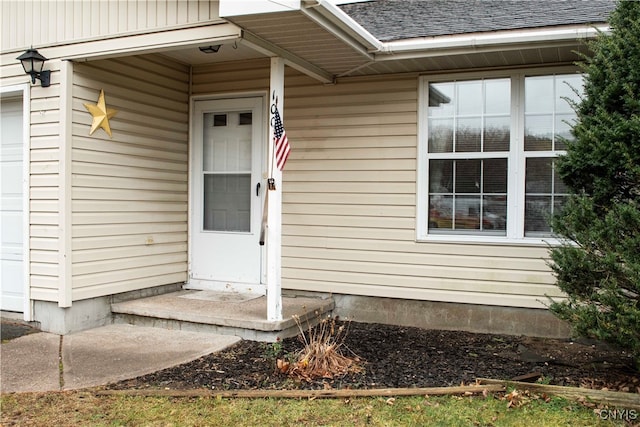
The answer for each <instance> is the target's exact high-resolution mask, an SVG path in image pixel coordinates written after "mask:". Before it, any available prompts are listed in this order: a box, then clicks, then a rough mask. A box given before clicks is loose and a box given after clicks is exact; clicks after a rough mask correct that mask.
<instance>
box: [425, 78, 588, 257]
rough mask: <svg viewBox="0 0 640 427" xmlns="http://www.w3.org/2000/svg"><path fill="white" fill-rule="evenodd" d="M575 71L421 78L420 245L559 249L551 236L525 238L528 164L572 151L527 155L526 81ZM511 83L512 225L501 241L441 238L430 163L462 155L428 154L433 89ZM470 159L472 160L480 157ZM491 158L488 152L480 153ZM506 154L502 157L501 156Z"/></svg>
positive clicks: (474, 237) (509, 206) (493, 237)
mask: <svg viewBox="0 0 640 427" xmlns="http://www.w3.org/2000/svg"><path fill="white" fill-rule="evenodd" d="M578 72H579V69H578V68H577V67H575V66H565V67H546V68H528V69H515V70H499V71H488V72H463V73H450V74H433V75H423V76H420V78H419V90H418V160H417V168H418V169H417V185H416V201H417V203H416V209H417V211H416V221H417V223H416V241H418V242H446V243H481V244H483V243H494V244H527V245H549V244H551V245H554V244H557V243H558V240H557V239H556V238H554V237H551V236H548V237H547V236H544V237H525V235H524V212H525V165H526V159H527V158H530V157H550V158H556V157H558V156H559V155H562V154H565V153H566V151H562V150H556V151H529V152H525V151H524V86H525V77H530V76H544V75H554V74H572V73H578ZM497 78H509V79H511V135H510V147H511V149H510V151H509V154H508V155H507V170H508V172H507V224H506V234H505V235H504V236H496V235H491V234H486V235H483V234H463V233H459V234H458V233H451V234H441V233H438V234H435V233H429V229H428V215H429V209H428V196H427V194H428V189H429V160H430V159H435V158H447V157H446V156H447V155H449V154H453V155H452V156H450V157H448V158H455V157H456V153H438V154H436V153H433V154H434V155H431V156H430V155H429V153H428V147H427V144H428V118H427V116H428V114H427V112H428V108H429V107H428V100H429V84H430V83H439V82H450V81H454V80H455V81H461V80H480V79H497ZM465 154H470V156H469V158H471V157H474V156H475V155H476V153H465ZM480 154H481V155H482V156H483V157H486V156H485V154H486V153H480ZM495 154H501V153H495Z"/></svg>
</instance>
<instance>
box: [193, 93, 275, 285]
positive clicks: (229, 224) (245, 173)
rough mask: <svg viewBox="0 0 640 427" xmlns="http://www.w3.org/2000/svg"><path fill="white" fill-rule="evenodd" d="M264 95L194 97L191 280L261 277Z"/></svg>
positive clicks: (235, 280)
mask: <svg viewBox="0 0 640 427" xmlns="http://www.w3.org/2000/svg"><path fill="white" fill-rule="evenodd" d="M263 105H264V101H263V98H259V97H256V98H237V99H216V100H207V101H196V102H195V105H194V114H195V116H194V120H193V124H194V139H193V142H192V144H193V145H192V148H193V151H192V162H193V163H192V183H193V186H192V213H193V215H192V224H191V230H192V231H191V243H192V244H191V279H196V280H198V281H200V284H202V281H205V282H206V281H211V282H212V283H213V282H227V283H242V284H259V283H260V282H261V277H262V247H261V246H260V244H259V239H260V225H261V218H262V200H263V199H262V197H263V194H264V192H265V191H266V189H265V186H264V185H263V184H262V182H261V181H262V163H263V162H262V158H263V157H262V152H263V147H264V145H265V141H266V135H265V131H264V127H265V126H264V123H263V122H264V120H263V117H264V113H263V108H264V107H263Z"/></svg>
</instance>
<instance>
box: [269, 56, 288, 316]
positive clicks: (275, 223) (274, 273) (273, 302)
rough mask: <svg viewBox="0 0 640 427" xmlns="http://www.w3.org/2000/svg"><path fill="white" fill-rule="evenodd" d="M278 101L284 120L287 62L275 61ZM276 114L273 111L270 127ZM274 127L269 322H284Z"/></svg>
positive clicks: (271, 91)
mask: <svg viewBox="0 0 640 427" xmlns="http://www.w3.org/2000/svg"><path fill="white" fill-rule="evenodd" d="M274 96H275V99H277V101H278V110H279V112H280V116H281V118H282V117H283V116H284V59H283V58H278V57H275V58H271V80H270V88H269V106H271V104H272V103H273V102H275V101H274ZM272 117H273V113H272V112H271V108H269V124H271V120H272ZM274 149H275V147H274V141H273V127H272V126H271V125H269V152H268V157H269V160H268V164H267V166H268V173H269V174H271V175H270V177H271V178H273V179H274V180H275V186H276V189H275V190H267V191H269V206H268V220H267V221H268V222H267V232H266V235H267V236H266V237H267V238H266V245H267V248H266V250H267V320H269V321H278V320H282V287H281V280H282V271H281V269H282V246H281V243H282V172H281V171H280V170H279V169H278V167H277V166H276V165H274V162H275V156H274Z"/></svg>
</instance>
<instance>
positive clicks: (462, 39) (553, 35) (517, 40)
mask: <svg viewBox="0 0 640 427" xmlns="http://www.w3.org/2000/svg"><path fill="white" fill-rule="evenodd" d="M608 31H609V27H608V26H606V25H602V26H598V27H586V26H575V27H569V28H561V29H548V28H545V29H532V30H510V31H495V32H491V33H476V34H461V35H453V36H438V37H429V38H423V39H412V40H399V41H394V42H387V43H384V45H385V49H384V50H383V51H381V52H380V53H379V54H377V55H376V61H392V60H397V59H410V58H421V57H428V56H434V55H444V54H449V53H452V54H453V53H463V52H472V51H478V52H479V51H484V52H486V51H495V50H511V49H521V48H522V47H523V46H526V45H536V46H540V45H544V44H549V45H558V44H573V43H575V41H577V40H586V39H590V38H593V37H595V36H596V35H597V34H598V33H599V32H605V33H606V32H608Z"/></svg>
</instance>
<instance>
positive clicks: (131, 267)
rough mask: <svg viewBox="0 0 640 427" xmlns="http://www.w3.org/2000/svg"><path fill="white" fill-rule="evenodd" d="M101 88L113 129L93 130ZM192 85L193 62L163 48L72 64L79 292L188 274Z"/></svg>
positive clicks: (88, 294)
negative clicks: (93, 107)
mask: <svg viewBox="0 0 640 427" xmlns="http://www.w3.org/2000/svg"><path fill="white" fill-rule="evenodd" d="M147 70H153V72H150V71H147ZM101 89H103V90H104V92H105V99H106V104H107V107H108V108H113V109H115V110H117V114H116V115H115V116H114V117H113V118H112V119H111V120H110V126H111V130H112V135H113V138H109V136H108V135H107V134H106V132H105V131H104V130H103V129H98V130H96V132H95V133H94V134H93V135H89V130H90V127H91V123H92V117H91V115H90V114H89V112H88V111H87V110H86V108H85V107H84V104H85V103H90V104H95V103H96V102H97V100H98V95H99V93H100V90H101ZM188 94H189V69H188V67H186V66H183V65H179V64H177V63H175V62H172V61H170V60H167V59H166V58H163V57H161V56H157V55H148V56H136V57H127V58H121V59H111V60H102V61H94V62H87V63H78V64H75V66H74V86H73V105H72V107H73V114H72V116H73V120H72V121H73V124H72V129H73V130H72V132H73V143H72V165H73V166H72V180H71V186H72V194H71V199H72V202H71V203H72V220H71V221H72V236H73V237H72V242H71V246H72V274H73V279H72V285H73V299H74V300H79V299H85V298H92V297H97V296H103V295H110V294H115V293H120V292H126V291H131V290H137V289H143V288H148V287H152V286H159V285H164V284H170V283H177V282H184V281H185V280H186V278H187V198H188V188H187V171H188V127H189V126H188V123H189V117H188V96H189V95H188Z"/></svg>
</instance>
